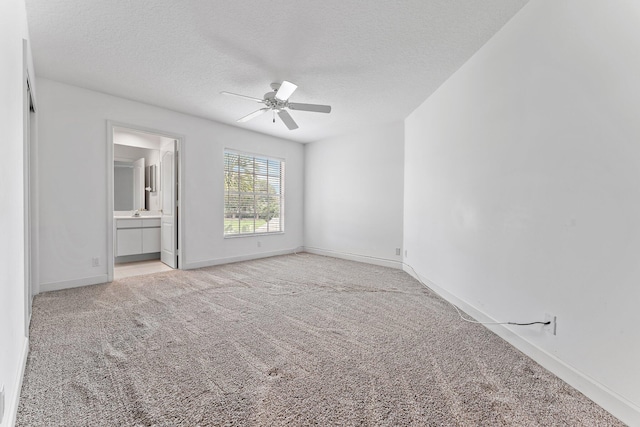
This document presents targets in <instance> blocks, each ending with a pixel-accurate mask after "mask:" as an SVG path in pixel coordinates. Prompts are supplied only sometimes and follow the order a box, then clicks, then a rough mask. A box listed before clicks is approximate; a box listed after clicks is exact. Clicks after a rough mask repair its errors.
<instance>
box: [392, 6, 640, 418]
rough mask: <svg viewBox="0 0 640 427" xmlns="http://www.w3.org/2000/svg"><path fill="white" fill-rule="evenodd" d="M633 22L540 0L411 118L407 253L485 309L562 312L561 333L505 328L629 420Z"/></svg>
mask: <svg viewBox="0 0 640 427" xmlns="http://www.w3.org/2000/svg"><path fill="white" fill-rule="evenodd" d="M639 22H640V3H638V2H631V1H616V2H603V1H600V0H563V1H557V0H537V1H532V2H530V3H529V4H528V5H527V6H525V8H524V9H523V10H522V11H521V12H519V14H518V15H516V17H515V18H514V19H513V20H512V21H510V22H509V23H508V24H507V25H506V26H505V27H504V28H503V29H502V30H501V31H500V32H499V33H498V34H497V35H496V36H495V37H494V38H493V39H492V40H490V41H489V42H488V43H487V44H486V45H485V46H484V47H483V48H482V49H481V50H480V51H479V52H478V53H477V54H476V55H475V56H474V57H473V58H472V59H471V60H470V61H469V62H468V63H467V64H465V65H464V66H463V67H462V68H461V69H460V70H459V71H458V72H457V73H456V74H454V76H453V77H452V78H450V79H449V80H448V81H447V82H446V83H445V84H444V85H442V87H441V88H440V89H439V90H438V91H437V92H436V93H435V94H434V95H433V96H431V97H430V98H429V99H428V100H427V101H425V102H424V104H423V105H422V106H420V107H419V108H418V109H417V110H416V111H415V112H414V113H413V114H411V115H410V116H409V117H408V118H407V120H406V122H405V125H406V127H405V132H406V141H405V196H404V199H405V204H404V206H405V212H404V224H405V231H404V244H405V247H406V249H407V250H408V257H407V258H406V260H405V261H406V263H408V264H409V265H411V266H412V267H413V268H414V269H415V270H416V271H417V272H418V274H419V275H420V276H421V277H422V278H424V279H426V280H429V281H431V282H432V284H434V285H435V286H437V287H439V288H440V290H441V291H443V293H445V294H448V295H450V296H452V298H453V299H454V300H457V299H459V300H461V303H462V304H463V305H464V306H465V307H467V308H469V309H471V310H472V311H474V310H477V312H476V314H479V315H480V316H484V318H493V319H497V320H499V321H529V320H540V319H541V318H542V317H543V315H544V313H545V312H550V313H552V314H555V315H556V316H557V317H558V334H557V336H550V335H547V334H545V333H543V332H541V330H540V329H541V328H539V327H522V328H516V327H512V328H511V329H512V330H513V331H514V332H515V334H517V335H515V336H514V335H512V334H508V333H505V332H504V328H502V331H500V333H501V334H503V335H505V336H511V338H510V339H511V340H512V342H514V343H516V344H517V345H519V346H521V347H522V348H528V349H529V350H528V352H529V354H531V355H533V356H535V357H537V358H538V359H539V360H541V361H542V362H543V364H544V363H546V365H547V366H548V367H550V368H552V369H554V370H555V371H556V372H558V373H559V374H560V375H561V376H563V377H564V378H565V379H567V380H568V381H569V382H571V383H573V384H574V385H578V386H579V388H580V389H581V390H582V391H583V392H585V393H586V394H587V395H589V396H590V397H592V398H593V399H594V400H596V401H597V402H598V403H600V404H601V405H602V406H604V407H605V408H607V409H609V410H610V411H612V412H613V413H614V414H615V415H617V416H618V417H620V418H622V419H623V420H624V421H626V422H627V423H630V424H633V425H640V411H638V408H639V407H640V367H639V365H638V363H639V362H638V361H639V360H640V328H638V324H639V323H640V310H639V309H638V303H639V302H640V286H639V283H640V262H638V254H640V223H639V222H638V218H640V173H639V171H640V143H639V141H640V120H638V112H640V84H638V79H639V78H640V77H639V76H640V55H638V52H640V26H639V25H638V23H639ZM456 298H457V299H456ZM494 329H496V328H494ZM527 343H528V344H532V345H531V346H528V344H527ZM572 370H573V371H572Z"/></svg>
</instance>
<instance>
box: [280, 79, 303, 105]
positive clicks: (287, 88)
mask: <svg viewBox="0 0 640 427" xmlns="http://www.w3.org/2000/svg"><path fill="white" fill-rule="evenodd" d="M296 89H298V86H296V85H294V84H293V83H291V82H288V81H286V80H285V81H283V82H282V84H281V85H280V87H279V88H278V91H277V92H276V99H278V100H280V101H286V100H287V99H289V97H290V96H291V95H292V94H293V92H295V90H296Z"/></svg>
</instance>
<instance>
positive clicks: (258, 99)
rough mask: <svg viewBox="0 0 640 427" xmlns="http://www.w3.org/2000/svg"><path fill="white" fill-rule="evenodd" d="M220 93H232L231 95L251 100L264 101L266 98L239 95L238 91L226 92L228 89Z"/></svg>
mask: <svg viewBox="0 0 640 427" xmlns="http://www.w3.org/2000/svg"><path fill="white" fill-rule="evenodd" d="M220 93H221V94H222V95H231V96H237V97H238V98H245V99H250V100H251V101H256V102H264V99H260V98H254V97H253V96H247V95H239V94H237V93H232V92H226V91H222V92H220Z"/></svg>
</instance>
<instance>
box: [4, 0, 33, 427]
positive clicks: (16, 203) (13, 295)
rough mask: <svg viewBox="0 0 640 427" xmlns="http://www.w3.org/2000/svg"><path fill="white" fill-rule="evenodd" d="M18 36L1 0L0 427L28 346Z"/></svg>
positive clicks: (15, 4)
mask: <svg viewBox="0 0 640 427" xmlns="http://www.w3.org/2000/svg"><path fill="white" fill-rule="evenodd" d="M23 39H28V30H27V21H26V12H25V8H24V2H23V1H19V0H5V1H2V2H0V58H2V59H1V60H0V129H2V145H1V146H2V155H1V156H0V201H1V203H2V208H1V209H0V236H2V238H1V239H0V386H4V389H5V394H6V398H5V402H4V404H5V414H4V417H3V419H2V420H1V421H0V425H1V426H9V425H13V420H14V419H15V413H16V410H17V399H18V396H19V393H20V384H21V381H22V375H21V374H22V370H23V367H24V363H25V357H26V350H27V348H28V341H27V338H26V336H25V314H24V303H25V297H24V292H25V276H24V248H25V247H24V193H23V191H24V190H23V189H24V182H23V173H24V168H23V147H24V145H23V82H24V80H23V72H24V71H23V54H22V41H23ZM30 70H33V67H30ZM30 75H31V76H33V75H34V74H33V72H31V71H30Z"/></svg>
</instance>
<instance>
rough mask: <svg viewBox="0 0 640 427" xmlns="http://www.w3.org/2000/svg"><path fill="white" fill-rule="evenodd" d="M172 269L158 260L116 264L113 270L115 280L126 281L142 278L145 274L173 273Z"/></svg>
mask: <svg viewBox="0 0 640 427" xmlns="http://www.w3.org/2000/svg"><path fill="white" fill-rule="evenodd" d="M171 270H172V268H171V267H169V266H168V265H166V264H164V263H162V261H160V260H158V259H153V260H149V261H137V262H127V263H123V264H116V265H115V266H114V269H113V280H118V279H124V278H125V277H132V276H142V275H145V274H152V273H161V272H163V271H171Z"/></svg>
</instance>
